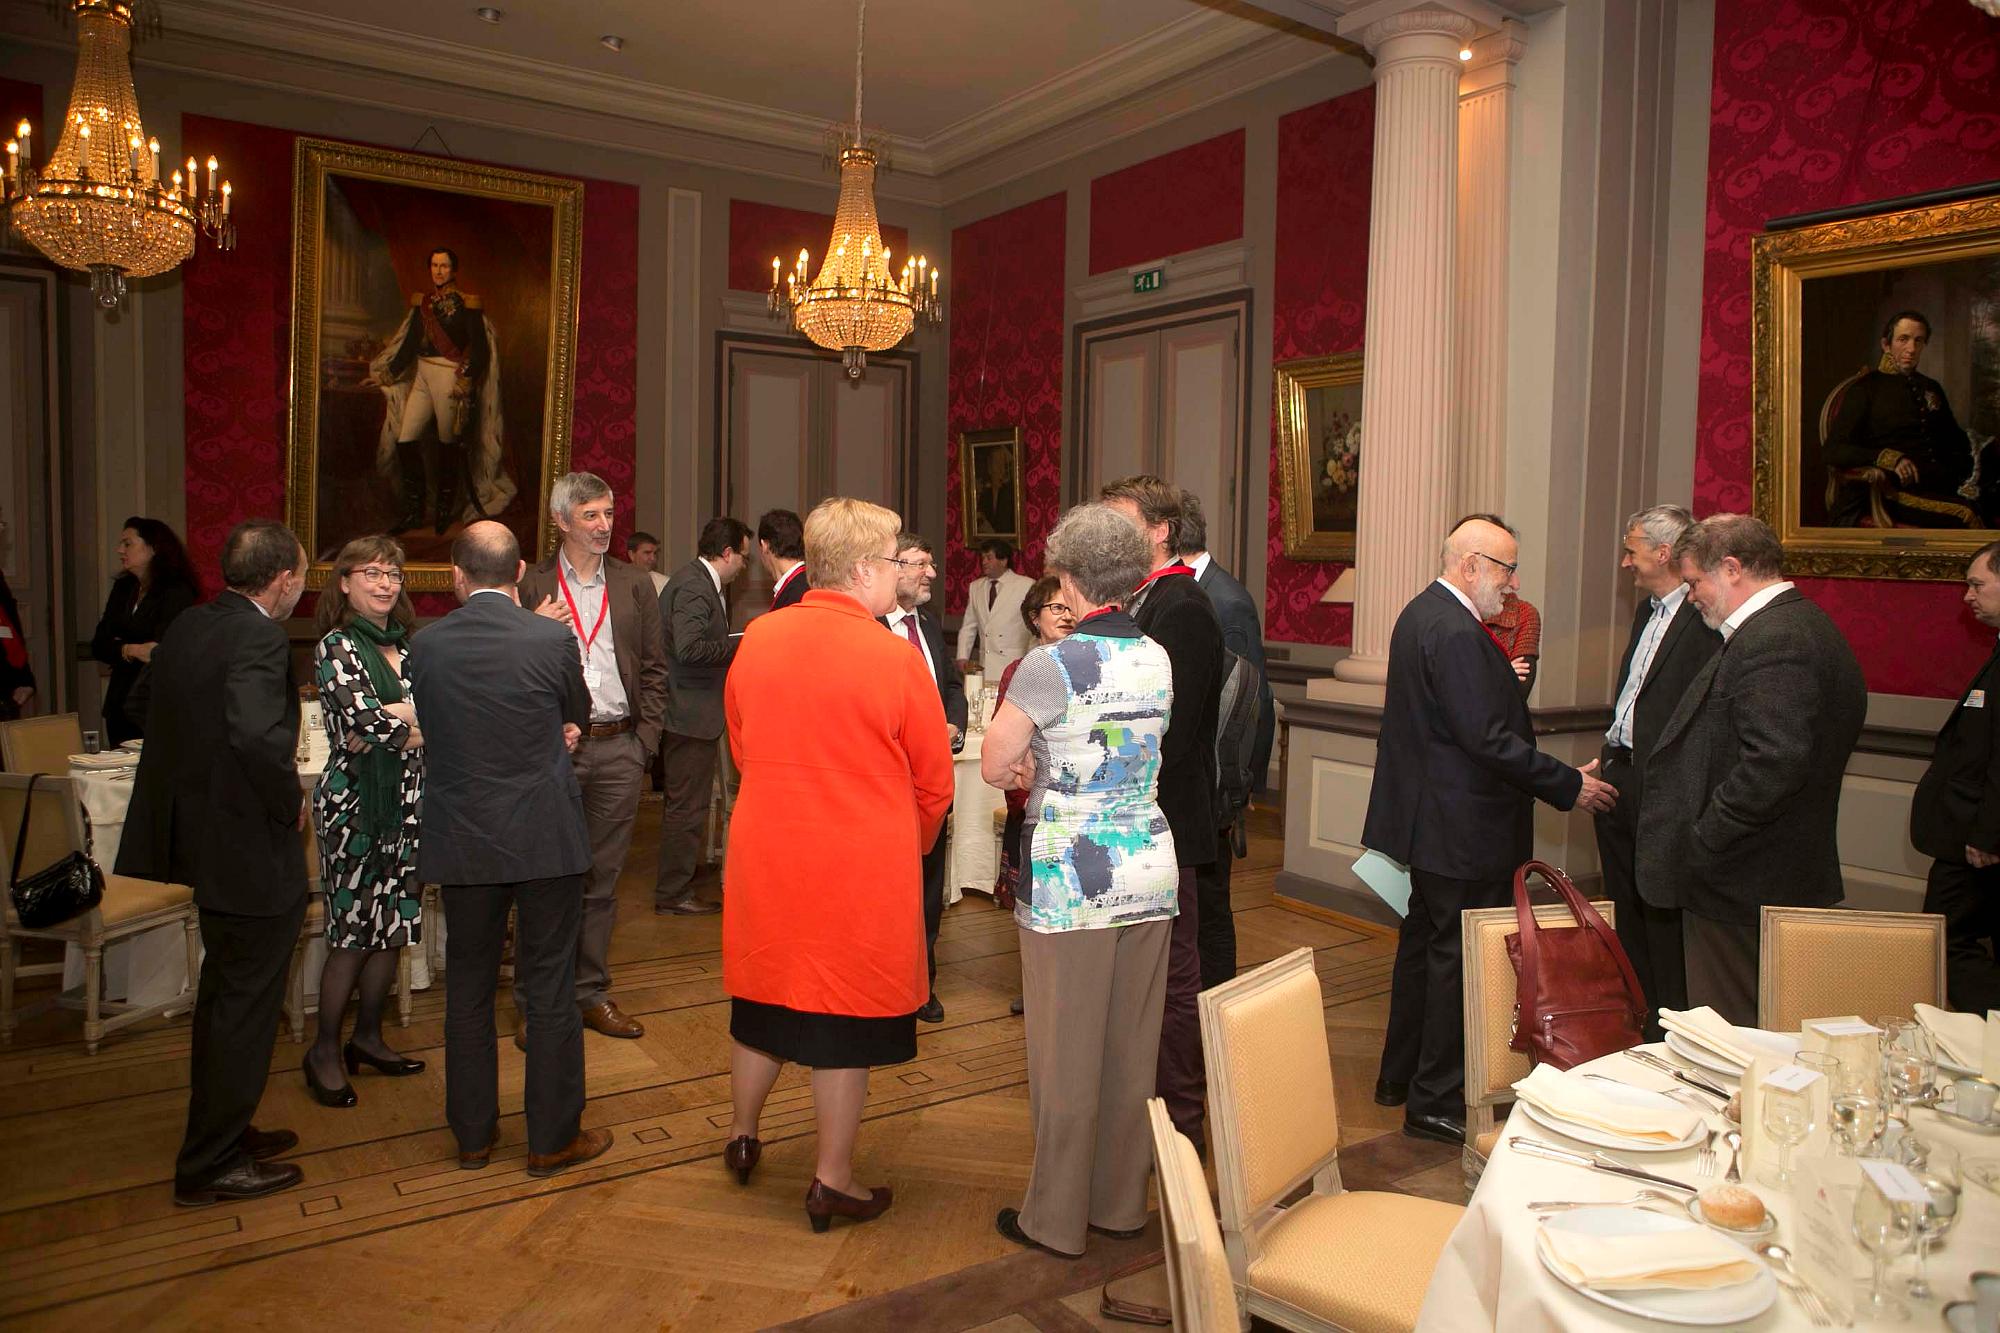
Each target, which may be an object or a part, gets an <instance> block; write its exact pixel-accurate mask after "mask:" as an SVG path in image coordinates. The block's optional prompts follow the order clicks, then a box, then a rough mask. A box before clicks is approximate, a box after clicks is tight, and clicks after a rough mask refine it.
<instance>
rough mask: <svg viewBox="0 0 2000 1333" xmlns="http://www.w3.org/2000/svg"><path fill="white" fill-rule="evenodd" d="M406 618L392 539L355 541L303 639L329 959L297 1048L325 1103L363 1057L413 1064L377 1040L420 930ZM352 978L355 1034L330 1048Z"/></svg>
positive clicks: (410, 618)
mask: <svg viewBox="0 0 2000 1333" xmlns="http://www.w3.org/2000/svg"><path fill="white" fill-rule="evenodd" d="M416 619H417V618H416V613H415V612H414V611H412V610H411V608H410V598H409V595H408V594H407V593H405V592H404V591H403V548H402V547H401V546H399V545H397V544H396V542H395V540H394V539H392V538H389V537H357V538H355V539H354V540H353V541H351V542H349V543H347V545H345V546H343V547H342V548H341V549H340V554H339V555H338V556H337V557H335V559H334V562H333V573H332V576H331V577H330V578H329V579H328V582H327V587H326V588H325V590H324V591H322V592H321V593H320V595H319V620H318V624H319V631H320V640H319V643H318V644H317V645H316V646H315V647H314V648H313V668H314V675H315V677H316V678H317V679H318V681H319V711H320V717H321V718H322V719H323V720H324V722H325V724H326V741H327V747H328V750H329V753H328V755H327V761H326V772H324V773H323V774H321V775H320V780H319V783H318V785H316V786H315V787H314V788H313V802H312V804H313V832H314V834H315V835H316V836H317V837H318V839H319V864H320V889H321V891H322V892H324V893H325V894H326V966H325V968H323V969H322V970H321V972H320V974H319V1029H318V1032H317V1035H316V1036H315V1037H314V1039H313V1044H312V1048H311V1049H310V1050H308V1051H307V1052H306V1058H305V1064H304V1070H305V1077H306V1087H307V1088H308V1089H310V1090H311V1092H312V1095H313V1098H314V1099H315V1100H316V1101H318V1102H319V1104H320V1105H322V1106H352V1105H354V1104H355V1101H356V1100H357V1099H356V1097H355V1095H354V1088H353V1087H352V1086H351V1085H350V1084H349V1083H348V1082H347V1080H346V1079H345V1078H343V1077H342V1076H341V1070H340V1066H341V1064H342V1063H343V1057H344V1062H345V1064H346V1065H347V1072H348V1073H349V1074H358V1073H360V1072H361V1066H362V1065H364V1064H365V1065H368V1066H369V1067H370V1068H372V1069H375V1070H378V1071H380V1072H381V1073H384V1074H389V1075H391V1076H394V1077H401V1076H403V1075H406V1074H415V1073H418V1072H419V1071H421V1070H422V1069H423V1067H424V1062H423V1061H421V1060H405V1059H404V1058H403V1057H402V1056H400V1055H398V1054H397V1053H396V1052H394V1051H392V1050H390V1049H389V1045H388V1043H387V1042H386V1041H384V1040H383V1039H382V1006H383V1003H384V1002H385V1001H386V1000H387V999H388V996H389V988H390V987H391V985H393V984H394V982H395V980H396V958H397V955H398V953H399V952H400V951H401V950H402V948H403V946H404V945H406V944H416V943H418V942H419V941H421V940H422V938H423V911H422V903H423V888H422V886H421V885H419V884H418V883H417V816H418V813H419V809H420V807H421V804H422V801H423V794H424V752H423V744H424V738H423V733H422V732H421V731H419V730H418V729H417V714H416V709H415V707H414V705H412V704H411V703H410V657H409V635H410V631H411V629H413V628H414V627H415V625H416ZM357 982H359V987H360V995H361V1002H360V1004H359V1006H358V1007H357V1008H356V1010H355V1016H354V1036H353V1038H352V1039H350V1040H349V1041H348V1042H347V1043H346V1045H345V1046H343V1045H342V1044H341V1040H340V1036H341V1023H342V1020H343V1019H345V1018H346V1016H347V1002H348V1000H349V999H350V998H352V996H353V995H354V993H355V989H356V983H357Z"/></svg>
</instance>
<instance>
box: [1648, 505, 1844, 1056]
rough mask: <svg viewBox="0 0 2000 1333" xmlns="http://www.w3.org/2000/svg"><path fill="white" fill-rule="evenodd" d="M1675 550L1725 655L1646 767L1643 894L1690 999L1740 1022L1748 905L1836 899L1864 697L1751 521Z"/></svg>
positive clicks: (1753, 988)
mask: <svg viewBox="0 0 2000 1333" xmlns="http://www.w3.org/2000/svg"><path fill="white" fill-rule="evenodd" d="M1674 554H1675V557H1676V558H1677V559H1678V560H1679V562H1680V569H1681V578H1682V579H1683V580H1685V581H1686V583H1687V585H1688V599H1689V600H1690V601H1692V602H1693V603H1694V605H1695V609H1696V610H1698V611H1699V612H1701V618H1702V622H1703V623H1704V624H1706V625H1707V626H1708V627H1709V628H1710V629H1712V630H1715V631H1717V632H1718V633H1720V634H1721V635H1722V640H1723V646H1722V650H1721V651H1720V652H1718V653H1717V654H1716V655H1715V656H1714V657H1712V658H1710V659H1709V663H1708V665H1707V666H1705V667H1703V668H1702V670H1701V672H1700V674H1698V675H1697V676H1696V677H1695V678H1694V680H1692V681H1691V682H1689V684H1688V687H1687V691H1686V693H1684V694H1682V695H1681V701H1680V703H1679V704H1678V705H1677V706H1676V707H1675V708H1674V712H1673V715H1672V716H1671V717H1669V718H1668V719H1667V723H1666V725H1665V726H1664V727H1662V728H1661V729H1660V735H1659V739H1658V740H1657V741H1655V742H1654V743H1653V747H1652V751H1651V753H1649V754H1648V755H1647V756H1646V762H1645V768H1644V771H1643V773H1642V774H1641V777H1640V782H1641V786H1642V789H1643V800H1644V804H1643V805H1642V807H1641V809H1640V811H1639V847H1638V858H1637V874H1638V882H1639V892H1640V894H1641V895H1642V896H1643V897H1645V898H1646V899H1647V900H1648V901H1655V902H1657V901H1662V900H1669V901H1675V902H1678V903H1680V905H1681V934H1682V939H1683V947H1684V948H1685V950H1686V953H1687V1000H1688V1003H1689V1004H1690V1005H1697V1006H1699V1005H1708V1006H1710V1007H1712V1008H1714V1009H1715V1011H1716V1012H1717V1013H1719V1014H1721V1015H1722V1016H1723V1017H1724V1018H1725V1019H1727V1020H1729V1021H1730V1022H1731V1023H1736V1024H1741V1025H1750V1024H1754V1023H1755V1022H1756V1021H1757V936H1758V916H1759V909H1760V908H1762V907H1763V906H1764V905H1765V904H1771V905H1773V906H1780V907H1830V906H1832V905H1833V904H1834V903H1837V902H1839V901H1840V899H1841V896H1842V889H1841V882H1840V849H1839V847H1838V845H1837V844H1836V842H1835V824H1836V820H1837V817H1838V815H1839V812H1840V783H1841V777H1842V774H1843V773H1844V772H1845V771H1846V768H1847V757H1848V755H1849V754H1850V753H1852V751H1853V749H1854V742H1855V740H1856V739H1857V738H1858V737H1859V736H1860V735H1861V724H1862V722H1863V720H1864V719H1865V718H1866V716H1867V713H1868V687H1867V685H1866V684H1865V683H1864V682H1863V680H1862V677H1861V666H1860V664H1859V663H1858V662H1856V661H1855V660H1854V653H1853V650H1851V649H1850V648H1849V647H1848V646H1847V640H1846V639H1845V638H1843V637H1842V636H1841V633H1840V631H1839V630H1838V629H1836V628H1835V627H1834V624H1833V622H1832V621H1831V620H1829V619H1827V616H1826V612H1824V611H1822V610H1820V609H1819V608H1818V607H1817V606H1815V605H1813V604H1812V603H1811V602H1809V601H1807V600H1806V599H1805V598H1804V597H1803V596H1801V595H1800V594H1799V592H1798V590H1797V589H1796V588H1794V587H1792V585H1791V584H1790V583H1788V582H1786V581H1785V579H1784V578H1783V577H1782V571H1783V569H1784V554H1785V553H1784V548H1783V547H1781V546H1780V545H1779V544H1778V538H1777V534H1775V533H1773V532H1772V531H1771V529H1770V528H1768V527H1766V526H1765V525H1764V524H1763V523H1760V522H1759V521H1757V520H1756V519H1754V518H1750V517H1748V516H1747V515H1743V514H1711V515H1710V516H1709V517H1707V518H1705V519H1703V520H1702V521H1701V522H1699V523H1697V524H1695V525H1694V526H1693V527H1691V528H1689V529H1688V530H1687V531H1686V532H1685V533H1683V534H1682V535H1681V539H1680V541H1679V542H1677V543H1675V546H1674Z"/></svg>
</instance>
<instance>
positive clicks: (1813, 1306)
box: [1754, 1240, 1833, 1323]
mask: <svg viewBox="0 0 2000 1333" xmlns="http://www.w3.org/2000/svg"><path fill="white" fill-rule="evenodd" d="M1754 1248H1755V1249H1756V1251H1757V1253H1758V1254H1760V1255H1762V1256H1763V1258H1764V1262H1765V1263H1767V1264H1769V1265H1771V1267H1772V1268H1774V1269H1776V1270H1777V1271H1778V1273H1779V1274H1780V1276H1782V1277H1783V1279H1784V1281H1785V1285H1786V1286H1788V1287H1791V1288H1792V1289H1793V1290H1794V1291H1795V1292H1797V1293H1798V1297H1799V1300H1800V1303H1801V1304H1803V1305H1805V1306H1806V1308H1807V1312H1808V1315H1810V1314H1811V1313H1812V1312H1814V1311H1817V1312H1818V1314H1819V1319H1815V1320H1814V1321H1813V1322H1814V1323H1818V1322H1819V1321H1820V1319H1824V1320H1827V1321H1828V1322H1831V1321H1832V1318H1833V1312H1832V1311H1831V1310H1829V1309H1827V1306H1826V1302H1825V1301H1824V1300H1823V1299H1821V1297H1820V1294H1819V1293H1818V1292H1817V1291H1814V1290H1813V1287H1812V1284H1811V1283H1810V1282H1807V1281H1806V1280H1805V1279H1804V1278H1802V1277H1800V1276H1799V1270H1798V1269H1796V1268H1794V1267H1793V1266H1792V1252H1791V1251H1790V1250H1788V1249H1786V1248H1785V1247H1784V1246H1782V1245H1780V1244H1778V1242H1776V1241H1774V1240H1764V1241H1759V1242H1757V1244H1756V1246H1755V1247H1754Z"/></svg>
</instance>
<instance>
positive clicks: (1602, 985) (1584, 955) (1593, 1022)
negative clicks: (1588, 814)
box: [1507, 861, 1646, 1069]
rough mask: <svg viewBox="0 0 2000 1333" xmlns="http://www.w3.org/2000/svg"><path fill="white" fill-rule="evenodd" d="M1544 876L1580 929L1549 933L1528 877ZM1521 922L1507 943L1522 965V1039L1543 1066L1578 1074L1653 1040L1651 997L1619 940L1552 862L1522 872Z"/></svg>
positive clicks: (1517, 1014)
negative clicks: (1648, 1031) (1531, 898)
mask: <svg viewBox="0 0 2000 1333" xmlns="http://www.w3.org/2000/svg"><path fill="white" fill-rule="evenodd" d="M1536 874H1539V875H1540V876H1541V877H1542V878H1543V879H1545V880H1547V881H1548V882H1549V884H1550V886H1551V887H1553V888H1554V889H1555V891H1556V892H1557V893H1559V894H1561V895H1562V900H1563V902H1564V903H1566V904H1568V906H1569V910H1570V915H1571V916H1573V917H1575V918H1576V924H1575V925H1574V926H1544V925H1542V924H1541V923H1540V922H1538V921H1536V920H1535V912H1534V908H1533V907H1532V906H1531V905H1530V904H1529V902H1528V877H1529V876H1530V875H1536ZM1514 919H1515V920H1516V921H1517V922H1518V923H1519V925H1520V930H1519V931H1518V932H1517V933H1516V934H1513V935H1509V936H1508V937H1507V961H1508V962H1509V963H1511V964H1513V966H1514V981H1515V989H1514V994H1515V1002H1514V1039H1513V1041H1511V1042H1510V1043H1508V1044H1509V1046H1510V1047H1511V1048H1512V1049H1513V1050H1517V1051H1525V1052H1527V1053H1528V1055H1529V1057H1530V1058H1531V1059H1532V1060H1533V1061H1534V1062H1535V1063H1536V1064H1545V1065H1553V1066H1555V1067H1556V1068H1557V1069H1571V1068H1574V1067H1575V1066H1577V1065H1580V1064H1582V1063H1584V1062H1585V1061H1586V1060H1595V1059H1596V1058H1597V1057H1599V1056H1600V1055H1610V1054H1611V1053H1612V1052H1614V1051H1624V1050H1630V1049H1631V1048H1632V1047H1634V1046H1637V1045H1638V1044H1639V1043H1640V1042H1641V1041H1643V1040H1644V1039H1645V1037H1644V1028H1645V1022H1646V992H1645V991H1643V990H1642V989H1640V987H1639V978H1638V977H1637V976H1636V975H1634V973H1633V971H1632V960H1631V959H1629V958H1627V957H1626V956H1625V949H1624V947H1623V946H1622V945H1620V944H1619V943H1618V936H1617V934H1616V933H1615V932H1614V931H1613V930H1612V929H1611V926H1610V924H1609V923H1608V922H1606V921H1605V919H1604V918H1603V917H1602V916H1600V915H1599V914H1598V912H1597V909H1596V908H1594V907H1592V906H1591V905H1590V904H1589V902H1587V901H1586V900H1585V899H1584V896H1583V895H1582V894H1580V893H1578V892H1577V891H1576V885H1574V884H1572V883H1570V882H1569V876H1568V875H1565V874H1564V873H1563V872H1562V871H1560V870H1558V869H1557V868H1556V867H1554V866H1552V865H1550V864H1549V863H1548V862H1546V861H1530V862H1528V863H1527V864H1526V865H1523V866H1522V867H1521V868H1520V869H1519V870H1517V871H1515V872H1514Z"/></svg>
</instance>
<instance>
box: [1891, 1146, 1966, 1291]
mask: <svg viewBox="0 0 2000 1333" xmlns="http://www.w3.org/2000/svg"><path fill="white" fill-rule="evenodd" d="M1903 1160H1904V1164H1905V1165H1907V1166H1908V1167H1909V1168H1910V1172H1911V1174H1912V1175H1914V1176H1916V1178H1917V1183H1918V1184H1920V1185H1922V1186H1923V1187H1924V1192H1925V1193H1926V1194H1928V1195H1929V1196H1930V1199H1929V1202H1927V1203H1926V1204H1925V1205H1924V1206H1923V1208H1921V1209H1919V1210H1918V1213H1917V1271H1916V1274H1915V1276H1913V1277H1911V1279H1910V1284H1909V1286H1908V1287H1907V1288H1905V1290H1907V1291H1908V1292H1909V1294H1910V1295H1911V1296H1912V1297H1914V1298H1915V1299H1917V1300H1920V1301H1927V1300H1929V1299H1931V1297H1932V1296H1933V1295H1934V1294H1935V1293H1934V1292H1933V1291H1932V1289H1931V1284H1930V1278H1929V1275H1928V1272H1927V1271H1926V1265H1927V1261H1928V1260H1929V1259H1930V1254H1931V1246H1933V1245H1935V1244H1936V1243H1937V1242H1939V1241H1941V1240H1943V1239H1944V1238H1945V1235H1946V1234H1947V1233H1948V1232H1950V1230H1951V1228H1952V1224H1953V1223H1954V1222H1956V1221H1958V1201H1959V1194H1960V1190H1961V1184H1960V1179H1959V1172H1958V1150H1957V1149H1956V1148H1953V1147H1952V1146H1951V1145H1950V1144H1948V1143H1939V1142H1938V1141H1937V1140H1935V1139H1925V1138H1918V1137H1917V1136H1915V1135H1911V1136H1909V1137H1907V1138H1905V1139H1904V1140H1903Z"/></svg>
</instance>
